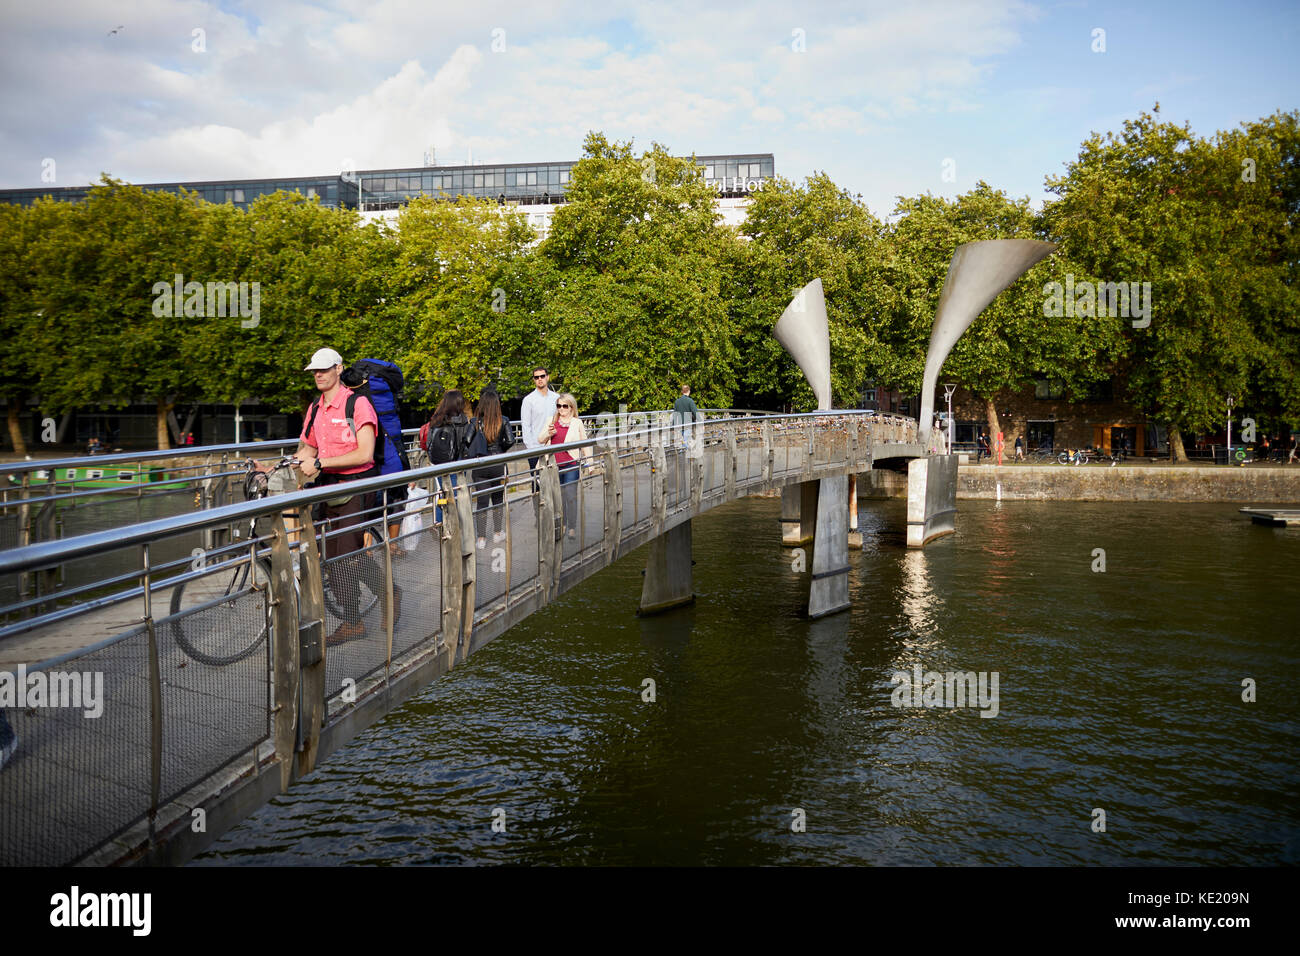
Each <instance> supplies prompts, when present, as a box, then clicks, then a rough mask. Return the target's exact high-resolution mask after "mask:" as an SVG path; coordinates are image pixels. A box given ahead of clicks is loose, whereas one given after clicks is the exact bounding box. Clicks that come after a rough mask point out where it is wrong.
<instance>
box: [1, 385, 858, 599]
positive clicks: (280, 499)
mask: <svg viewBox="0 0 1300 956" xmlns="http://www.w3.org/2000/svg"><path fill="white" fill-rule="evenodd" d="M610 414H613V413H610ZM876 414H877V413H874V412H871V411H870V410H867V409H852V408H846V409H830V410H827V411H820V412H787V413H781V414H773V415H763V416H747V417H743V418H738V419H727V420H722V421H714V422H703V423H701V424H702V426H703V427H706V428H707V427H708V426H709V425H711V424H712V425H720V424H732V423H734V422H737V421H741V422H754V423H761V422H778V421H796V420H805V419H811V418H818V417H832V416H833V417H843V416H850V415H852V416H867V417H870V416H873V415H876ZM681 427H682V426H676V425H657V426H646V427H644V428H637V429H636V430H634V431H629V432H616V433H615V434H614V435H601V436H595V437H591V438H587V439H585V440H583V441H578V442H566V443H564V444H562V445H546V446H544V448H545V451H542V450H541V449H538V448H522V449H519V450H517V451H509V452H506V453H504V454H501V455H491V456H489V457H485V458H475V459H471V460H469V461H458V462H451V463H449V464H446V465H428V466H425V467H421V468H413V469H411V470H409V471H400V472H394V473H393V474H391V475H376V476H375V477H373V478H363V479H360V480H357V481H350V482H348V484H347V488H348V490H349V491H350V492H352V493H353V494H365V493H367V492H371V491H382V490H384V489H386V488H392V487H395V486H397V485H405V484H407V483H409V482H412V481H420V480H422V479H425V478H436V477H441V476H443V475H451V474H459V473H461V472H466V471H472V470H475V469H479V468H486V467H490V466H492V465H503V464H504V465H509V463H510V462H514V461H522V460H524V459H527V458H535V457H538V456H539V454H543V455H544V454H551V453H554V452H560V451H574V450H577V449H582V448H593V447H595V446H596V445H598V444H608V443H610V441H611V439H618V438H620V437H621V438H624V439H627V438H642V437H646V436H656V435H661V434H663V433H666V432H673V431H676V430H678V429H680V428H681ZM262 444H263V447H265V443H262ZM231 447H240V446H231ZM338 496H339V490H338V487H337V486H335V485H326V486H324V487H321V488H310V489H306V490H302V491H293V492H288V493H285V494H281V495H273V496H269V497H267V498H263V499H261V500H258V501H243V502H237V503H235V504H230V505H222V506H220V507H216V508H208V509H206V510H203V511H195V512H193V513H191V514H185V515H177V516H173V517H169V518H157V519H154V520H152V521H145V522H141V523H138V524H133V525H129V526H127V527H125V528H114V529H111V530H109V531H94V532H90V533H88V534H82V535H77V536H75V537H72V538H63V539H61V540H58V541H42V542H39V543H37V544H31V545H27V546H26V547H22V548H11V549H9V550H6V551H0V575H5V574H17V573H20V572H23V571H30V570H34V569H37V568H42V567H49V566H51V565H57V564H63V563H66V562H68V561H72V560H75V559H77V558H85V557H90V556H92V555H95V554H98V553H101V552H104V551H112V550H118V549H120V548H124V547H130V546H133V545H139V544H146V543H148V542H150V541H155V540H157V539H159V538H166V537H171V536H173V535H177V534H184V533H185V532H187V531H198V530H202V529H204V528H208V527H213V526H218V525H226V524H229V523H231V522H238V521H247V520H248V519H250V518H253V517H255V516H263V515H270V514H274V513H276V512H281V511H288V510H290V509H292V508H296V507H300V506H302V505H312V504H316V503H317V502H320V501H325V500H328V499H330V498H337V497H338Z"/></svg>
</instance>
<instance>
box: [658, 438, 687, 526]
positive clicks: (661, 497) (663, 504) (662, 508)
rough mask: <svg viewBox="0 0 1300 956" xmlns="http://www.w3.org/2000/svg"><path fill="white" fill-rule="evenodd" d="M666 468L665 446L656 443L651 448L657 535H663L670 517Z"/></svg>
mask: <svg viewBox="0 0 1300 956" xmlns="http://www.w3.org/2000/svg"><path fill="white" fill-rule="evenodd" d="M665 468H666V463H665V457H664V446H663V445H662V444H661V443H658V442H656V443H655V444H653V445H651V446H650V515H651V520H652V521H653V523H654V527H655V534H660V533H662V531H663V529H664V521H665V520H666V519H667V517H668V495H667V494H666V489H665V487H664V470H665ZM688 473H689V472H688Z"/></svg>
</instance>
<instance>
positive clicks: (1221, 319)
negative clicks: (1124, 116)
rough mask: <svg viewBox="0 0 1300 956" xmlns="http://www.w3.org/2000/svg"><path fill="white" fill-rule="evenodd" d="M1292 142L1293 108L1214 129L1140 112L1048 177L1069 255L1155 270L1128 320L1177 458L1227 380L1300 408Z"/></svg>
mask: <svg viewBox="0 0 1300 956" xmlns="http://www.w3.org/2000/svg"><path fill="white" fill-rule="evenodd" d="M1295 147H1296V136H1295V115H1294V114H1290V115H1285V116H1284V115H1278V116H1276V117H1273V118H1272V119H1271V120H1266V121H1264V122H1262V123H1257V124H1253V125H1252V126H1250V127H1246V128H1245V129H1244V130H1243V131H1242V132H1240V133H1237V134H1220V135H1219V136H1218V137H1217V138H1216V139H1215V140H1205V139H1202V138H1199V137H1197V136H1195V135H1193V134H1192V132H1191V130H1190V128H1189V127H1188V126H1186V125H1184V126H1177V125H1175V124H1172V123H1167V122H1164V121H1162V120H1160V119H1159V118H1158V116H1157V115H1153V114H1149V113H1143V114H1141V116H1139V118H1138V119H1136V120H1128V121H1126V122H1125V123H1124V129H1123V131H1122V132H1120V133H1118V134H1116V133H1108V134H1107V135H1106V136H1104V137H1103V136H1100V135H1093V136H1092V137H1090V138H1089V139H1088V140H1087V141H1086V142H1085V143H1084V144H1083V147H1082V149H1081V151H1080V154H1079V157H1078V159H1077V160H1076V161H1074V162H1073V163H1071V164H1069V166H1068V167H1067V172H1066V174H1065V175H1064V176H1058V177H1049V178H1048V180H1047V182H1048V187H1049V189H1050V190H1051V191H1052V192H1054V193H1055V194H1056V195H1057V196H1058V197H1059V198H1058V199H1057V200H1055V201H1054V202H1052V203H1050V204H1049V206H1048V207H1047V209H1046V210H1045V217H1046V220H1047V223H1048V228H1049V230H1050V232H1051V233H1052V235H1054V236H1056V237H1059V239H1060V241H1061V242H1062V244H1063V246H1064V248H1065V249H1066V251H1067V253H1068V254H1069V255H1070V257H1071V258H1073V259H1075V260H1076V261H1078V262H1080V263H1082V264H1083V265H1084V267H1085V268H1086V269H1087V270H1088V271H1089V272H1092V273H1094V274H1097V275H1104V276H1106V277H1107V278H1108V279H1111V280H1128V281H1138V282H1150V283H1151V315H1150V326H1149V327H1147V328H1134V329H1129V330H1126V331H1125V335H1126V336H1127V338H1128V340H1129V346H1130V349H1131V353H1132V362H1131V364H1130V366H1129V380H1128V381H1129V388H1130V391H1131V394H1132V397H1133V399H1134V401H1135V402H1136V404H1137V405H1138V406H1139V407H1140V408H1142V409H1144V410H1145V411H1146V412H1148V413H1149V414H1151V415H1152V416H1153V417H1156V418H1157V419H1158V420H1162V421H1164V422H1166V423H1167V424H1168V427H1169V444H1170V452H1171V455H1172V456H1173V457H1175V458H1176V459H1178V460H1186V453H1185V451H1184V448H1183V441H1182V436H1183V434H1184V433H1185V432H1188V431H1197V430H1203V429H1207V428H1211V427H1217V426H1218V424H1219V423H1220V422H1222V421H1223V420H1224V418H1225V416H1226V399H1227V396H1228V395H1229V394H1233V395H1235V396H1237V397H1238V401H1239V402H1240V397H1241V396H1242V395H1243V394H1245V393H1247V392H1250V391H1258V392H1259V394H1260V395H1261V396H1263V397H1265V398H1266V399H1271V400H1272V401H1273V402H1274V405H1275V407H1277V408H1279V410H1282V411H1285V412H1287V413H1294V410H1295V409H1296V408H1297V404H1298V403H1297V395H1296V389H1297V386H1296V378H1297V374H1296V370H1297V361H1296V358H1297V356H1296V341H1297V336H1296V328H1297V327H1296V319H1295V315H1296V310H1295V304H1296V303H1295V287H1294V282H1293V279H1294V263H1295V251H1296V250H1295V246H1294V237H1293V230H1292V225H1293V224H1294V216H1295V206H1294V202H1295V198H1296V193H1295V175H1296V174H1295V155H1296V151H1295ZM1243 154H1245V155H1243ZM1253 154H1258V157H1257V158H1256V157H1255V156H1254V155H1253ZM1246 158H1252V159H1256V163H1255V166H1254V169H1253V176H1254V181H1253V182H1251V181H1247V180H1248V179H1249V178H1250V177H1246V176H1244V175H1243V173H1244V170H1243V163H1242V160H1243V159H1246ZM1288 203H1290V208H1288Z"/></svg>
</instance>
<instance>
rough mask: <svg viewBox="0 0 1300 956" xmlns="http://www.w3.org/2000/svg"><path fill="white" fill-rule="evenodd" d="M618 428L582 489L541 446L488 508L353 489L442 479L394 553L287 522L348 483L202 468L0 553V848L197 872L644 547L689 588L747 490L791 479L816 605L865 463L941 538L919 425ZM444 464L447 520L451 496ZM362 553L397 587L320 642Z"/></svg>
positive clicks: (726, 423) (818, 419)
mask: <svg viewBox="0 0 1300 956" xmlns="http://www.w3.org/2000/svg"><path fill="white" fill-rule="evenodd" d="M603 425H604V426H605V427H604V428H603V429H602V431H601V433H600V434H599V435H598V436H597V437H595V438H592V439H589V440H587V441H585V442H579V443H573V444H571V445H566V446H560V447H563V448H566V449H569V450H573V451H576V450H579V449H581V450H583V451H585V453H586V454H587V455H588V457H586V458H584V459H583V462H582V465H581V469H580V480H579V481H578V482H576V483H574V484H570V485H565V486H562V485H561V481H560V474H559V472H558V470H557V468H556V466H555V464H554V462H553V460H552V459H551V458H550V457H549V456H547V457H543V458H542V460H541V462H540V463H539V464H538V466H537V468H536V470H535V471H533V472H530V471H529V468H528V462H527V458H528V453H527V452H523V451H521V452H512V453H510V454H507V455H503V456H498V458H497V459H494V460H495V461H498V462H501V463H505V464H507V466H508V467H509V478H508V488H507V493H506V495H505V498H504V501H503V503H502V504H501V505H499V506H498V507H497V508H495V509H487V510H477V511H476V510H475V507H474V500H473V489H472V488H471V487H470V481H471V475H470V474H469V469H467V468H466V467H465V466H464V465H444V466H437V467H432V466H429V467H420V468H417V469H416V470H414V471H410V472H406V473H404V474H402V475H401V476H399V477H398V478H396V479H394V478H391V477H390V478H383V477H381V478H373V479H368V480H366V481H362V482H357V483H355V484H353V485H349V486H348V487H349V490H352V491H355V492H357V493H362V492H368V491H379V490H382V489H384V488H386V487H390V486H394V485H396V484H401V483H405V482H408V481H413V482H415V483H416V486H417V490H418V491H422V492H424V493H425V494H427V495H428V497H427V498H425V499H424V504H423V508H424V511H423V514H422V520H423V525H424V527H423V529H421V530H419V531H416V532H413V533H410V534H407V535H404V536H401V537H400V538H399V539H398V541H397V543H398V544H399V545H400V548H399V549H398V550H399V554H398V555H394V553H393V550H392V549H390V548H389V547H388V546H387V543H386V542H385V541H383V540H378V541H376V542H375V543H374V545H373V546H372V547H371V548H370V549H369V550H367V551H365V552H361V553H354V554H349V555H342V556H340V555H334V556H331V554H330V550H331V535H330V533H329V531H328V529H325V531H326V533H325V534H324V535H323V536H320V537H318V536H316V535H309V534H299V533H298V532H297V530H296V528H297V527H302V526H306V525H308V524H310V520H311V519H310V515H311V508H312V506H313V505H314V504H316V503H317V502H320V501H323V500H326V499H328V498H331V497H337V496H338V487H337V486H335V487H333V488H327V489H312V490H307V491H299V492H294V493H291V494H288V495H282V496H277V497H273V498H269V499H263V500H254V501H248V502H240V503H233V504H220V503H218V499H216V498H214V497H213V496H212V495H211V494H209V493H208V490H205V487H206V486H204V485H203V482H205V481H210V480H211V478H210V476H209V477H207V478H203V479H201V480H198V481H196V483H195V489H194V495H195V498H196V500H197V501H198V502H199V503H200V504H202V505H205V507H201V508H199V509H198V510H195V511H193V512H192V513H188V514H181V515H178V516H173V517H166V518H160V519H157V520H146V521H137V522H132V523H129V524H126V525H124V526H122V527H117V528H115V529H114V530H112V531H107V532H99V533H90V534H82V535H78V536H76V537H71V538H65V539H63V540H46V541H37V542H36V543H32V544H28V545H26V546H20V547H13V548H9V549H7V550H4V551H0V586H3V587H4V588H5V591H4V592H3V593H4V594H6V595H15V597H14V599H13V600H12V601H8V603H7V605H6V606H4V607H0V614H3V617H2V618H0V717H3V718H4V719H5V720H7V722H8V723H9V724H10V725H11V726H12V728H13V730H14V731H15V732H16V733H17V737H18V747H17V749H16V750H15V752H14V754H13V756H12V757H11V759H10V760H9V762H8V763H7V764H5V765H4V766H3V767H0V864H3V865H7V866H13V865H31V864H66V863H74V862H75V863H84V864H92V865H99V864H115V863H125V862H147V863H179V862H183V861H184V860H186V859H189V858H190V857H191V856H193V855H194V854H196V853H198V852H200V851H202V850H203V848H204V847H206V846H207V845H208V844H209V843H211V842H212V841H213V840H214V839H216V837H217V836H219V835H220V834H221V833H222V832H224V831H225V830H227V829H229V828H230V827H231V826H233V825H234V824H236V823H238V822H239V821H240V820H242V819H243V818H244V817H246V816H247V815H248V814H250V813H252V812H253V811H254V810H256V809H257V808H258V807H260V806H261V805H262V804H264V803H266V802H267V801H268V800H270V799H271V798H272V797H273V796H275V795H276V794H277V793H280V792H281V791H283V790H284V789H285V788H287V787H288V786H289V785H290V784H291V783H292V782H293V781H294V780H296V779H297V778H299V777H301V776H303V775H305V774H308V773H310V772H311V771H312V770H313V768H314V767H315V766H316V765H317V764H318V763H319V762H320V761H321V760H323V759H324V758H325V757H326V756H327V755H328V754H330V753H331V752H333V751H334V750H336V749H338V748H339V747H341V746H343V745H344V744H345V743H347V742H348V741H349V740H350V739H352V738H353V737H354V736H356V735H357V734H358V733H359V732H360V731H361V730H363V729H364V728H366V727H367V726H369V725H370V724H372V723H374V722H375V721H376V720H378V719H379V718H381V717H382V716H384V715H385V714H386V713H387V712H388V711H390V710H392V709H393V708H394V707H396V706H398V705H399V704H401V703H402V702H403V701H404V700H406V699H407V698H408V697H410V696H411V695H412V694H414V693H416V692H417V691H418V690H419V689H420V688H422V687H423V686H424V685H425V684H427V683H429V682H430V681H432V680H434V679H435V678H437V677H439V676H440V675H442V674H444V673H446V672H447V671H449V670H451V669H452V668H454V667H455V666H456V665H458V664H459V663H461V662H462V661H464V660H465V659H466V658H467V657H468V656H469V655H470V654H471V653H473V652H474V651H476V650H478V649H479V648H481V647H483V646H485V645H486V644H487V643H488V642H489V641H492V640H493V639H495V638H496V637H498V636H500V635H501V634H503V633H504V632H505V631H506V630H508V629H509V628H510V627H511V626H512V625H513V624H515V623H516V622H518V621H519V620H521V619H523V618H524V617H527V616H528V615H529V614H532V613H533V612H534V611H536V610H538V609H539V608H542V607H544V606H545V605H546V604H548V603H549V602H550V601H552V600H553V599H554V598H555V597H557V596H558V595H560V594H563V593H564V592H565V591H567V590H568V589H569V588H571V587H573V586H574V585H576V584H578V583H579V582H580V581H582V580H584V579H585V578H587V577H589V576H591V575H593V574H595V573H596V572H598V571H599V570H601V569H602V568H604V567H606V566H607V565H609V564H611V563H613V562H614V561H617V560H619V559H620V558H621V557H623V556H625V555H626V554H628V552H630V551H632V550H634V549H636V548H638V547H640V546H641V545H643V544H650V545H651V547H650V549H649V554H648V559H647V568H646V574H645V585H644V589H643V593H642V598H641V610H642V611H644V612H652V611H658V610H662V609H665V608H669V607H673V606H676V605H678V604H681V603H684V602H687V601H689V600H691V599H692V597H693V595H692V585H691V560H690V543H691V537H690V522H691V519H692V518H693V517H694V516H695V515H698V514H702V513H704V512H706V511H709V510H711V509H713V508H716V507H718V506H720V505H723V504H726V503H727V502H729V501H733V500H735V499H737V498H741V497H745V496H748V495H757V494H769V493H780V494H781V495H782V523H783V541H784V542H785V543H786V544H790V545H794V544H802V543H809V544H811V545H812V560H811V561H810V562H809V564H808V566H809V569H810V573H809V613H810V614H812V615H814V616H817V615H822V614H829V613H835V612H836V611H839V610H843V609H844V608H845V607H847V606H848V574H847V572H848V554H847V549H848V542H849V536H850V533H851V531H852V528H851V527H850V524H851V518H850V499H851V497H852V492H851V490H850V489H851V480H852V477H853V476H855V475H857V474H859V473H862V472H865V471H868V470H870V469H872V468H873V467H892V468H897V469H902V468H907V469H908V471H909V510H908V522H909V543H910V544H917V545H919V544H922V543H924V541H925V540H927V539H928V538H930V537H933V536H935V535H937V534H941V533H944V532H945V531H949V530H951V529H952V513H953V499H954V496H955V473H956V470H955V467H954V466H953V464H954V460H953V458H952V456H940V455H926V454H925V449H924V448H923V447H922V446H921V445H920V444H919V443H918V441H917V425H916V422H915V421H914V420H911V419H906V418H901V417H898V416H892V415H881V414H877V413H873V412H863V411H849V410H845V411H838V410H837V411H830V412H817V413H810V414H798V415H767V414H759V413H744V412H720V413H716V414H711V415H710V416H709V417H708V420H707V421H705V422H703V423H701V424H699V425H696V426H694V427H693V429H687V432H689V434H684V433H683V431H682V429H680V428H673V427H668V426H663V425H643V426H637V427H635V428H633V429H627V428H623V427H620V425H619V423H618V422H611V421H606V422H604V423H603ZM254 447H256V446H254ZM261 447H262V448H265V447H266V446H261ZM195 451H196V452H202V451H204V450H203V449H195ZM475 464H478V465H480V466H481V465H482V464H483V460H479V461H478V462H476V463H475ZM28 470H30V466H29V469H28ZM949 471H950V472H951V475H948V472H949ZM223 474H224V475H226V476H227V478H228V476H229V474H230V473H229V472H228V471H227V472H223ZM453 475H455V476H456V478H457V481H456V485H455V487H454V489H453V490H450V496H451V497H450V500H449V502H448V504H447V506H446V508H445V511H444V515H443V520H442V521H441V523H435V521H434V516H433V506H434V499H435V498H436V497H437V490H436V489H437V488H438V487H439V485H440V483H441V484H442V486H443V487H446V486H447V485H448V484H449V482H450V478H451V476H453ZM223 480H226V479H223ZM187 493H188V492H187ZM254 520H255V523H254ZM376 527H377V529H379V530H378V531H377V534H379V535H381V536H386V535H387V531H386V530H385V524H384V522H383V521H378V523H377V525H376ZM498 527H499V528H500V529H501V530H502V532H503V533H502V534H501V535H494V534H493V532H494V531H495V530H496V529H497V528H498ZM250 528H251V529H252V533H251V536H250V533H249V531H250ZM760 530H761V529H760ZM480 542H481V545H480ZM777 543H778V542H777V541H776V535H775V529H773V534H772V544H773V546H776V545H777ZM363 561H366V562H374V563H375V565H376V566H377V567H378V569H379V571H380V572H381V575H382V581H383V587H382V588H381V589H380V591H381V593H379V594H377V595H369V589H368V588H367V587H365V586H361V588H360V592H361V594H362V598H363V605H364V604H368V605H369V609H368V610H366V611H365V617H364V623H365V624H366V634H365V636H364V637H361V638H359V639H355V640H352V641H349V642H347V643H342V644H337V645H333V646H331V645H329V644H328V642H327V641H326V636H327V635H329V634H330V633H331V632H332V631H333V630H334V628H335V627H336V626H337V625H338V623H339V618H338V617H337V616H336V615H337V613H338V612H337V608H338V605H337V602H336V601H334V600H333V599H332V590H333V588H332V583H337V582H339V581H341V580H343V579H344V577H346V576H350V577H351V578H353V579H354V580H356V579H360V578H362V577H363V575H361V574H360V567H361V564H360V562H363ZM55 568H64V569H67V568H75V569H78V570H79V574H80V577H79V578H78V580H80V581H82V582H83V583H80V584H77V585H76V586H75V587H70V588H65V589H63V590H50V589H49V588H48V587H47V588H45V589H44V590H42V589H41V588H39V587H36V588H34V587H33V582H37V583H39V582H40V581H43V580H49V579H50V578H49V576H50V575H51V573H52V569H55ZM261 568H264V569H265V570H264V571H263V570H256V569H261ZM250 571H251V573H250ZM372 580H373V578H372ZM394 589H398V590H400V591H401V594H402V601H401V605H400V616H398V617H397V619H396V621H391V620H389V617H390V616H389V615H387V614H386V613H385V611H386V609H387V608H388V607H389V606H390V602H392V601H393V595H394ZM367 595H369V597H367ZM631 612H632V609H631V608H629V613H631ZM6 678H7V682H6ZM38 697H39V699H38Z"/></svg>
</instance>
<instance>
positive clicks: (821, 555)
mask: <svg viewBox="0 0 1300 956" xmlns="http://www.w3.org/2000/svg"><path fill="white" fill-rule="evenodd" d="M808 484H811V482H808ZM819 484H820V485H821V488H820V489H819V490H818V494H817V528H816V542H815V544H814V545H813V563H812V587H811V589H810V590H809V593H808V616H809V617H825V616H826V615H827V614H834V613H835V612H836V611H843V610H845V609H846V608H847V607H849V497H848V496H849V479H848V476H847V475H836V476H835V477H833V478H823V479H821V481H820V482H819Z"/></svg>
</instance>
